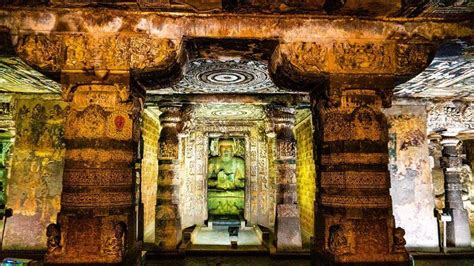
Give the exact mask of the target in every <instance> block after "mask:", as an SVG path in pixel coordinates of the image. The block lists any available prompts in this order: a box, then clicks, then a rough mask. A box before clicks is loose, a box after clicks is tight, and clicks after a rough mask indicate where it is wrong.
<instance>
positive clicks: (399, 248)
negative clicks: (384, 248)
mask: <svg viewBox="0 0 474 266" xmlns="http://www.w3.org/2000/svg"><path fill="white" fill-rule="evenodd" d="M404 236H405V230H403V228H401V227H397V228H395V229H393V244H394V247H393V248H394V250H395V252H404V251H405V244H406V243H407V241H406V240H405V238H404Z"/></svg>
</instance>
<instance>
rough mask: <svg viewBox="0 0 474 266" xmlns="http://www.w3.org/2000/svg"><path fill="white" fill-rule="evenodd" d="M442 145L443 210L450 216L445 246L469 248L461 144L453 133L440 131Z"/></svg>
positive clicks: (469, 239) (469, 237)
mask: <svg viewBox="0 0 474 266" xmlns="http://www.w3.org/2000/svg"><path fill="white" fill-rule="evenodd" d="M441 136H442V138H441V145H442V146H443V150H442V157H441V163H440V164H441V167H442V168H443V173H444V190H445V207H444V210H443V212H444V213H446V214H449V215H450V216H451V221H450V222H447V223H446V245H447V247H456V248H470V247H471V234H470V230H469V216H468V213H467V210H466V209H464V206H463V200H462V184H461V177H460V172H461V166H462V159H463V154H462V146H461V143H462V142H461V141H460V140H459V139H458V138H457V137H456V134H455V133H450V132H443V133H441Z"/></svg>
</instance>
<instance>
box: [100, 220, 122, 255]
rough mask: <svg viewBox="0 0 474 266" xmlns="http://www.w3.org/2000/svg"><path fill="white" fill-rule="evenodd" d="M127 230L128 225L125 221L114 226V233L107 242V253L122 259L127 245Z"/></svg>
mask: <svg viewBox="0 0 474 266" xmlns="http://www.w3.org/2000/svg"><path fill="white" fill-rule="evenodd" d="M126 231H127V226H126V225H125V223H124V222H119V223H117V224H115V226H114V230H113V232H114V235H113V236H112V237H109V238H108V239H107V241H106V242H105V249H104V252H105V254H107V255H110V256H114V257H116V258H120V260H121V259H122V257H123V255H124V252H125V247H124V242H125V233H126Z"/></svg>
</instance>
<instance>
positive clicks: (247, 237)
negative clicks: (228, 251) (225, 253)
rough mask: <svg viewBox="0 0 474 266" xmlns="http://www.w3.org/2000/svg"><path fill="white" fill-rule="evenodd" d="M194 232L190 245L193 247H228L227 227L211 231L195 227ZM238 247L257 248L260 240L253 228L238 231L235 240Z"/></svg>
mask: <svg viewBox="0 0 474 266" xmlns="http://www.w3.org/2000/svg"><path fill="white" fill-rule="evenodd" d="M195 231H196V232H193V235H194V236H193V240H192V243H193V244H194V245H224V246H228V245H230V237H229V232H228V228H227V227H217V226H214V228H213V229H209V228H207V227H202V228H201V227H197V228H196V229H195ZM237 239H238V240H237V243H238V245H239V246H253V245H254V246H258V245H260V244H261V243H260V240H259V238H258V236H257V232H256V231H255V229H254V228H253V227H245V228H242V229H240V230H239V236H238V238H237Z"/></svg>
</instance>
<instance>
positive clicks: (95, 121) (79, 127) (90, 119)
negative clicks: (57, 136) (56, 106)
mask: <svg viewBox="0 0 474 266" xmlns="http://www.w3.org/2000/svg"><path fill="white" fill-rule="evenodd" d="M106 121H107V112H105V111H104V109H103V108H102V107H100V106H98V105H89V107H87V108H86V109H84V111H76V110H71V111H70V114H69V116H68V118H67V119H66V126H65V131H66V132H65V137H66V139H74V138H78V137H79V138H80V137H82V138H100V137H104V136H105V133H106V132H105V129H106V124H107V123H106Z"/></svg>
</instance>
